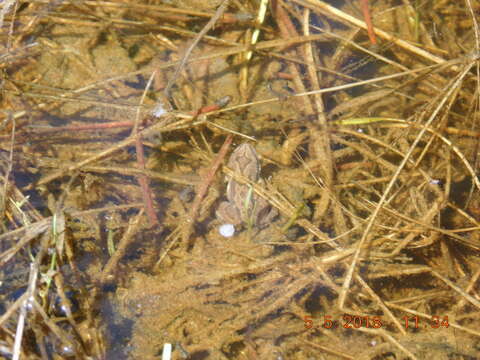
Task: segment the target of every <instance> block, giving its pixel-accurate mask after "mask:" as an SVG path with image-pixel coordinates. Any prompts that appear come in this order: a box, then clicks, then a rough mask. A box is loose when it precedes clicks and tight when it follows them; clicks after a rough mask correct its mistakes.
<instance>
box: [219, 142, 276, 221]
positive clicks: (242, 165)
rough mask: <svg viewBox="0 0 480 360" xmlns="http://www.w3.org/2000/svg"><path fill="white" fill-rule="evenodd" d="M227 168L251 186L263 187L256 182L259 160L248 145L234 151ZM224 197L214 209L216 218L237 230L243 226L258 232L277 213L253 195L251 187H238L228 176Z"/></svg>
mask: <svg viewBox="0 0 480 360" xmlns="http://www.w3.org/2000/svg"><path fill="white" fill-rule="evenodd" d="M227 166H228V167H229V168H230V169H231V170H233V171H234V172H235V173H237V174H240V175H242V176H243V177H245V178H246V179H248V180H249V181H251V182H252V183H256V184H260V185H261V184H264V181H263V180H262V179H260V170H261V167H260V160H259V158H258V155H257V152H256V151H255V148H254V147H253V146H252V145H251V144H249V143H242V144H240V145H239V146H237V147H236V148H235V150H234V151H233V152H232V154H231V156H230V158H229V160H228V163H227ZM226 197H227V200H226V201H223V202H221V203H220V204H219V206H218V208H217V211H216V215H217V218H218V219H219V220H220V221H222V222H223V223H228V224H232V225H234V226H235V227H237V228H240V227H241V225H243V224H247V225H248V226H249V227H255V228H257V229H262V228H264V227H266V226H267V225H268V224H270V223H271V222H272V220H273V219H274V218H275V217H276V216H277V215H278V211H277V209H276V208H274V207H272V206H271V205H270V204H269V203H268V201H266V200H265V199H264V198H262V197H261V196H259V195H258V194H256V193H255V192H254V191H253V188H252V186H251V185H249V184H242V183H239V182H238V181H236V180H235V179H234V178H233V177H231V176H228V177H227V189H226Z"/></svg>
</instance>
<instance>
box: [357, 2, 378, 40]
mask: <svg viewBox="0 0 480 360" xmlns="http://www.w3.org/2000/svg"><path fill="white" fill-rule="evenodd" d="M360 4H361V6H362V12H363V18H364V19H365V23H366V24H367V32H368V38H369V39H370V42H371V43H372V45H376V44H377V38H376V37H375V32H374V31H373V24H372V18H371V16H370V10H369V9H368V0H360Z"/></svg>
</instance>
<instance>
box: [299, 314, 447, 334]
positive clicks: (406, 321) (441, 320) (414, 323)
mask: <svg viewBox="0 0 480 360" xmlns="http://www.w3.org/2000/svg"><path fill="white" fill-rule="evenodd" d="M402 320H403V326H405V329H406V330H408V329H419V328H431V329H438V328H448V327H449V323H448V316H437V315H433V316H432V317H431V318H430V319H423V318H420V317H419V316H416V315H415V316H404V317H403V318H402ZM303 321H304V325H305V329H308V330H309V329H319V328H324V329H332V328H336V327H339V326H342V327H343V328H345V329H359V328H362V327H363V328H371V329H380V328H381V327H382V326H383V325H384V321H383V320H382V318H381V317H380V316H368V315H365V316H363V315H349V314H344V315H343V316H342V321H341V322H340V321H338V320H335V319H334V318H333V316H331V315H324V316H323V318H318V319H313V318H312V317H311V316H304V318H303Z"/></svg>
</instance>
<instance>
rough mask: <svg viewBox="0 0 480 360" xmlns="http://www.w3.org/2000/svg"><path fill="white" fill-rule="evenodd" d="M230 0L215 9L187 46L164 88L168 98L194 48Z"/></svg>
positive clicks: (224, 0)
mask: <svg viewBox="0 0 480 360" xmlns="http://www.w3.org/2000/svg"><path fill="white" fill-rule="evenodd" d="M228 3H229V0H223V2H222V4H221V5H220V6H219V7H218V8H217V11H215V15H213V16H212V18H211V19H210V20H209V21H208V23H207V24H206V25H205V26H204V27H203V29H202V31H200V32H199V33H198V35H197V36H196V37H195V39H193V42H192V44H191V45H190V46H189V47H188V48H187V50H186V51H185V54H184V55H183V57H182V60H180V63H179V64H178V66H177V68H176V69H175V72H174V73H173V76H172V77H171V78H170V80H168V83H167V86H166V87H165V89H164V91H163V92H164V94H165V97H166V98H167V99H170V91H171V89H172V86H173V84H174V83H175V81H176V80H177V77H178V74H179V73H180V71H182V69H183V67H184V66H185V64H186V63H187V61H188V58H189V57H190V55H191V53H192V51H193V49H194V48H195V47H196V46H197V44H198V43H199V42H200V40H201V39H202V37H203V36H204V35H205V34H206V33H207V32H208V31H209V30H210V29H211V28H212V27H213V26H214V25H215V23H216V22H217V20H218V19H219V18H220V17H221V16H222V14H223V13H224V12H225V10H226V9H227V6H228Z"/></svg>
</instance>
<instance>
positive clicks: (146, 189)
mask: <svg viewBox="0 0 480 360" xmlns="http://www.w3.org/2000/svg"><path fill="white" fill-rule="evenodd" d="M135 149H136V153H137V164H138V167H139V168H140V169H141V170H145V152H144V151H143V143H142V135H140V134H137V136H136V140H135ZM138 183H139V184H140V188H141V189H142V197H143V202H144V204H145V213H146V214H147V217H148V219H149V221H150V224H151V225H152V226H153V225H157V224H158V219H157V215H156V214H155V209H154V207H153V199H152V191H151V190H150V186H149V179H148V177H147V175H144V174H142V175H138Z"/></svg>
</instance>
